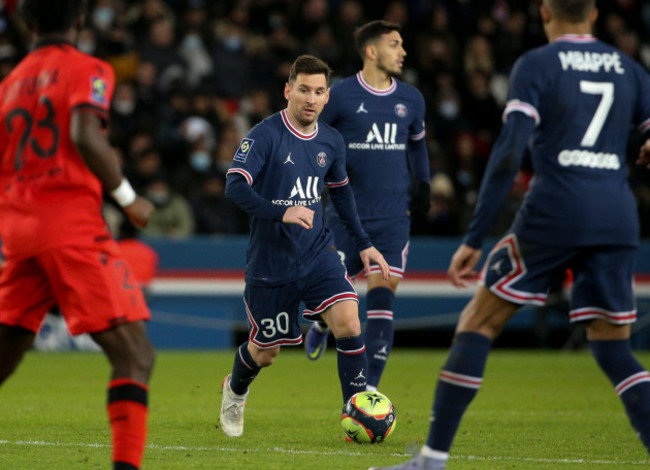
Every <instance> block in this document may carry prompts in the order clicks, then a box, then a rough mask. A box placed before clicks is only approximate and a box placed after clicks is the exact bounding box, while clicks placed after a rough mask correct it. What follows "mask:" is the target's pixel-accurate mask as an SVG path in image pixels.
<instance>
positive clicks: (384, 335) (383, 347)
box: [365, 287, 395, 387]
mask: <svg viewBox="0 0 650 470" xmlns="http://www.w3.org/2000/svg"><path fill="white" fill-rule="evenodd" d="M394 301H395V294H394V293H393V291H392V290H390V289H389V288H387V287H376V288H374V289H370V290H369V291H368V294H367V296H366V304H367V307H366V313H367V316H368V323H367V325H366V335H365V343H366V356H367V357H368V385H372V386H373V387H377V384H379V379H381V374H382V373H383V372H384V367H386V361H387V360H388V355H389V354H390V350H391V349H392V347H393V303H394Z"/></svg>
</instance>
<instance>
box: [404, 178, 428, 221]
mask: <svg viewBox="0 0 650 470" xmlns="http://www.w3.org/2000/svg"><path fill="white" fill-rule="evenodd" d="M429 209H431V185H430V184H429V183H427V182H425V181H420V182H419V183H418V184H417V185H416V186H415V190H414V191H413V193H412V195H411V204H410V205H409V211H410V212H411V218H412V219H415V220H422V219H424V218H425V217H426V216H427V214H428V213H429Z"/></svg>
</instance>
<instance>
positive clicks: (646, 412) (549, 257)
mask: <svg viewBox="0 0 650 470" xmlns="http://www.w3.org/2000/svg"><path fill="white" fill-rule="evenodd" d="M540 8H541V18H542V21H543V24H544V30H545V32H546V35H547V37H548V40H549V43H550V44H548V45H546V46H544V47H540V48H537V49H534V50H532V51H529V52H527V53H526V54H524V55H523V56H522V57H521V58H520V59H519V60H518V62H517V63H516V64H515V67H514V69H513V71H512V75H511V79H510V85H509V97H508V102H507V105H506V109H505V112H504V125H503V129H502V130H501V133H500V135H499V138H498V140H497V142H496V143H495V146H494V148H493V151H492V155H491V156H490V160H489V163H488V167H487V170H486V174H485V178H484V181H483V183H482V187H481V190H480V193H479V201H478V204H477V206H476V210H475V212H474V217H473V219H472V222H471V224H470V227H469V229H468V232H467V234H466V236H465V239H464V241H463V243H462V245H461V246H460V247H459V248H458V250H457V251H456V253H455V254H454V256H453V257H452V260H451V263H450V266H449V271H448V275H449V277H450V279H451V282H452V283H453V284H454V285H455V286H457V287H465V286H466V285H467V283H466V280H467V277H468V276H473V275H474V274H475V271H474V268H475V266H476V264H477V263H478V261H479V259H480V257H481V245H482V243H483V240H484V238H485V235H486V233H487V231H488V229H489V228H490V226H491V224H492V223H493V221H494V220H495V218H496V216H497V213H498V209H499V206H500V204H501V203H502V202H503V200H504V199H505V197H506V194H507V193H508V191H509V188H510V186H511V185H512V182H513V178H514V176H515V173H516V171H517V169H518V167H519V165H520V163H521V160H522V156H523V154H524V151H525V149H526V147H527V146H528V145H529V144H530V152H531V158H532V161H533V165H534V168H535V176H534V179H533V181H532V183H531V186H530V191H529V193H528V195H527V197H526V200H525V201H524V203H523V205H522V207H521V209H520V211H519V213H518V214H517V217H516V219H515V221H514V222H513V225H512V227H511V229H510V231H509V232H508V234H507V235H506V236H505V237H504V238H502V239H501V241H499V242H498V243H497V244H496V246H495V247H494V249H493V250H492V251H491V252H490V254H489V256H488V258H487V260H486V262H485V267H484V269H483V271H482V273H481V278H482V281H483V282H482V285H480V286H479V287H478V290H477V292H476V294H475V295H474V297H473V298H472V300H471V301H470V302H469V304H468V305H467V306H466V307H465V309H464V310H463V312H462V313H461V316H460V319H459V322H458V325H457V327H456V336H455V340H454V343H453V345H452V347H451V350H450V352H449V356H448V358H447V361H446V363H445V364H444V365H443V367H442V370H441V371H440V374H439V376H438V383H437V386H436V392H435V398H434V403H433V414H432V421H431V424H430V429H429V436H428V438H427V442H426V445H425V446H424V447H423V448H422V450H421V452H420V454H419V455H418V456H417V457H416V458H415V459H413V460H411V461H410V462H407V463H404V464H402V465H397V466H393V467H388V468H389V469H392V470H423V469H426V470H441V469H444V468H445V465H446V461H447V458H448V455H449V449H450V447H451V444H452V442H453V439H454V436H455V435H456V431H457V429H458V425H459V424H460V420H461V418H462V416H463V414H464V412H465V410H466V409H467V407H468V406H469V404H470V402H471V401H472V399H473V398H474V396H475V395H476V392H477V391H478V389H479V388H480V387H481V383H482V381H483V371H484V368H485V362H486V360H487V356H488V352H489V351H490V347H491V344H492V341H493V340H494V339H495V338H496V337H497V336H498V335H499V333H500V332H501V330H502V329H503V327H504V325H505V324H506V322H507V321H508V319H509V318H511V317H512V316H513V315H514V314H515V312H516V311H517V310H518V309H519V307H520V306H522V305H524V304H532V305H542V304H543V303H544V301H545V300H546V297H547V292H548V289H549V286H550V285H551V284H552V283H553V281H554V279H556V278H557V277H558V276H562V275H563V274H564V273H565V271H566V269H571V270H572V272H573V278H574V282H573V289H572V292H571V306H570V313H569V315H570V320H571V321H573V322H577V321H584V322H586V326H587V339H588V341H589V344H590V346H591V350H592V353H593V356H594V358H595V359H596V362H597V363H598V365H599V366H600V368H601V369H602V371H603V372H604V373H605V375H607V377H608V378H609V379H610V381H611V382H612V384H613V385H614V388H615V391H616V393H617V394H618V396H619V397H620V399H621V400H622V402H623V404H624V406H625V411H626V413H627V416H628V418H629V420H630V423H631V425H632V427H633V428H634V430H635V431H636V433H637V434H638V436H639V437H640V439H641V442H642V443H643V445H644V446H645V447H646V449H649V450H650V374H648V371H647V370H646V369H645V368H644V367H643V366H642V365H641V364H640V363H639V362H638V361H637V360H636V359H635V358H634V356H633V355H632V351H631V348H630V324H631V323H632V322H633V321H634V320H635V319H636V309H635V302H634V294H633V290H632V271H633V268H634V261H635V257H636V251H637V245H638V243H639V221H638V218H637V212H636V205H635V201H634V198H633V197H632V193H631V191H630V188H629V186H628V183H627V167H626V164H625V155H626V146H627V140H628V135H629V128H630V125H631V124H635V125H638V126H640V129H641V131H642V132H644V133H645V134H646V135H648V134H649V131H650V77H648V74H647V73H646V71H645V70H644V69H643V68H642V67H641V66H640V65H639V64H637V63H636V62H634V61H633V60H632V59H630V58H629V57H627V56H625V55H624V54H622V53H621V52H619V51H618V50H616V49H614V48H613V47H611V46H609V45H606V44H604V43H602V42H600V41H598V40H596V39H595V38H594V37H593V36H591V31H592V27H593V24H594V22H595V20H596V16H597V10H596V7H595V1H594V0H544V1H543V3H542V5H541V7H540ZM649 150H650V144H649V143H646V145H644V147H643V149H642V154H641V159H640V160H641V162H642V163H645V162H647V161H650V158H649V157H650V156H649V155H648V151H649Z"/></svg>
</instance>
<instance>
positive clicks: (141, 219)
mask: <svg viewBox="0 0 650 470" xmlns="http://www.w3.org/2000/svg"><path fill="white" fill-rule="evenodd" d="M123 209H124V212H125V213H126V215H127V216H128V217H129V220H130V221H131V223H132V224H133V225H135V226H136V227H138V228H143V227H146V226H147V224H148V223H149V218H150V217H151V214H153V204H152V203H151V202H149V200H148V199H145V198H143V197H141V196H137V197H136V198H135V201H133V202H132V203H131V204H129V205H128V206H125V207H123Z"/></svg>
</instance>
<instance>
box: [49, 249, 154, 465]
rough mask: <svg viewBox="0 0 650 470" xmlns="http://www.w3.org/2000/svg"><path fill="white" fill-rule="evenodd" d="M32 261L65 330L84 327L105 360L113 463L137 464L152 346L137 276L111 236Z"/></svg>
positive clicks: (142, 438) (142, 439)
mask: <svg viewBox="0 0 650 470" xmlns="http://www.w3.org/2000/svg"><path fill="white" fill-rule="evenodd" d="M38 262H39V264H40V265H41V266H42V268H43V270H44V271H45V272H46V273H47V277H48V279H49V281H50V284H51V286H52V291H53V292H54V295H55V298H56V302H57V304H58V305H59V307H60V308H61V314H62V315H63V317H64V318H65V320H66V322H67V324H68V329H69V330H70V333H71V334H73V335H77V334H81V333H90V334H91V336H92V338H93V339H94V340H95V341H96V342H97V343H98V344H99V346H100V347H101V348H102V349H103V350H104V352H105V354H106V356H107V358H108V360H109V362H110V364H111V369H112V370H111V380H110V382H109V384H108V403H107V413H108V417H109V421H110V426H111V432H112V436H113V456H112V461H113V469H114V470H133V469H138V468H140V464H141V462H142V457H143V454H144V448H145V442H146V435H147V401H148V393H149V391H148V383H149V377H150V375H151V372H152V370H153V365H154V350H153V346H152V345H151V342H150V341H149V338H148V337H147V334H146V328H145V323H144V322H145V321H147V320H149V318H150V314H149V309H148V308H147V305H146V303H145V300H144V296H143V295H142V291H141V290H140V287H139V286H138V283H137V280H136V279H135V277H134V276H133V274H132V273H131V271H130V268H129V266H128V265H127V264H126V262H125V261H124V260H123V259H121V254H120V252H119V249H118V248H117V245H116V244H115V242H114V241H112V240H107V241H106V242H102V243H98V244H97V246H96V247H94V248H83V247H78V248H76V247H62V248H59V249H54V250H50V251H48V252H46V253H43V254H41V255H39V256H38Z"/></svg>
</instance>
